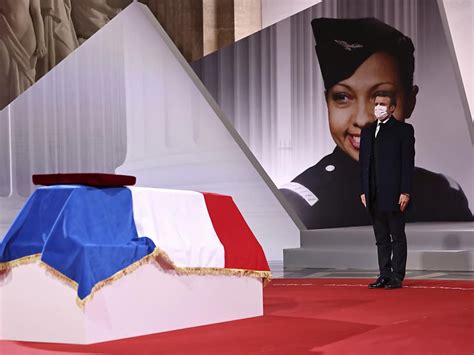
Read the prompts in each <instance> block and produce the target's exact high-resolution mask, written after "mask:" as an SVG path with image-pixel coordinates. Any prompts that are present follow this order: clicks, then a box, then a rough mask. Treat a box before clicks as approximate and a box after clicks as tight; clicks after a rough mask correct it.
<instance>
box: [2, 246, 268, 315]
mask: <svg viewBox="0 0 474 355" xmlns="http://www.w3.org/2000/svg"><path fill="white" fill-rule="evenodd" d="M40 256H41V254H35V255H31V256H27V257H24V258H21V259H17V260H14V261H9V262H8V263H3V264H8V265H9V266H7V267H5V268H8V267H13V266H18V265H22V264H26V263H27V262H33V261H37V260H39V259H40ZM149 262H157V263H158V264H159V265H160V266H161V267H162V269H163V271H164V272H167V271H168V272H169V271H175V272H176V274H178V275H228V276H238V277H255V278H261V279H263V285H264V286H266V285H267V284H268V283H269V282H270V280H271V276H272V275H271V272H270V271H258V270H244V269H225V268H214V267H213V268H209V267H177V266H176V265H175V264H174V263H173V261H172V260H171V259H170V257H169V256H168V254H167V253H166V252H165V251H164V250H161V249H160V248H158V247H157V248H155V250H154V251H153V252H152V253H150V254H148V255H146V256H144V257H143V258H141V259H140V260H138V261H136V262H134V263H133V264H131V265H129V266H127V267H126V268H124V269H122V270H120V271H118V272H116V273H115V274H113V275H112V276H110V277H109V278H107V279H105V280H102V281H100V282H98V283H96V284H95V285H94V287H93V288H92V290H91V292H90V294H89V295H87V296H86V297H85V298H84V299H80V298H79V297H77V298H76V303H77V305H78V306H79V307H80V308H82V309H83V308H84V306H85V305H86V303H87V302H89V301H91V300H92V299H93V297H94V294H95V293H96V292H97V291H99V290H100V289H101V288H102V287H104V286H107V285H110V284H111V283H112V282H114V281H116V280H118V279H120V278H122V277H124V276H125V275H128V274H130V273H132V272H134V271H135V270H137V269H138V268H139V267H140V266H142V265H144V264H147V263H149ZM3 264H0V270H1V269H2V266H3ZM40 266H41V267H42V268H44V269H45V270H46V271H47V272H48V273H50V274H51V275H52V276H54V277H56V278H57V279H59V280H60V281H62V282H63V283H65V284H67V285H68V286H71V287H72V288H73V289H74V290H75V291H76V292H77V289H78V284H77V282H76V281H74V280H72V279H70V278H69V277H67V276H66V275H64V274H62V273H61V272H59V271H58V270H56V269H54V268H53V267H51V266H49V265H48V264H46V263H45V262H43V261H41V262H40Z"/></svg>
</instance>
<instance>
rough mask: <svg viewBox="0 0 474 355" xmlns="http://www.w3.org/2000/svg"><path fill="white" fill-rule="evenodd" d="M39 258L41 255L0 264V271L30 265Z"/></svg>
mask: <svg viewBox="0 0 474 355" xmlns="http://www.w3.org/2000/svg"><path fill="white" fill-rule="evenodd" d="M40 257H41V254H33V255H28V256H24V257H22V258H19V259H15V260H12V261H7V262H5V263H0V270H8V269H12V268H14V267H17V266H20V265H26V264H31V263H34V262H36V261H38V260H39V259H40Z"/></svg>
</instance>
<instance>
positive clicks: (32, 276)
mask: <svg viewBox="0 0 474 355" xmlns="http://www.w3.org/2000/svg"><path fill="white" fill-rule="evenodd" d="M0 287H1V293H0V312H1V314H2V316H1V320H0V339H2V340H7V339H8V340H15V341H30V342H50V343H68V344H92V343H98V342H104V341H110V340H115V339H123V338H130V337H134V336H142V335H147V334H153V333H159V332H164V331H170V330H176V329H183V328H190V327H196V326H201V325H206V324H213V323H220V322H226V321H231V320H236V319H243V318H250V317H257V316H261V315H263V295H262V292H263V287H262V280H261V279H257V278H254V277H244V276H242V277H238V276H225V275H177V274H175V273H174V272H173V271H163V270H161V269H160V267H159V266H158V265H156V264H146V265H142V266H141V267H140V268H138V270H136V271H135V272H133V273H131V274H129V275H127V276H126V277H123V278H121V279H119V280H117V281H115V282H113V283H111V284H110V285H107V286H106V287H104V288H103V289H101V290H100V291H99V292H97V294H96V295H95V296H94V298H93V299H92V300H91V301H89V303H87V304H86V305H85V307H84V308H80V307H79V306H78V305H77V304H76V290H75V289H74V288H73V287H70V286H69V285H67V284H65V283H63V282H61V281H59V280H58V279H57V278H56V277H54V276H52V275H51V274H49V273H48V272H46V270H44V269H43V268H41V267H40V266H39V265H38V264H37V263H35V264H29V265H22V266H19V267H17V268H13V269H11V270H9V271H8V272H7V273H6V274H5V273H3V274H0Z"/></svg>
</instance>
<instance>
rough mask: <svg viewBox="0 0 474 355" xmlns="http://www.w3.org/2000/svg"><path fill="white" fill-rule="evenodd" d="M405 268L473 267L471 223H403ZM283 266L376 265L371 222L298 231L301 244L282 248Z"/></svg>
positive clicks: (459, 268)
mask: <svg viewBox="0 0 474 355" xmlns="http://www.w3.org/2000/svg"><path fill="white" fill-rule="evenodd" d="M406 233H407V239H408V261H407V269H410V270H445V271H474V223H473V222H449V223H448V222H431V223H411V224H407V226H406ZM283 255H284V266H285V267H287V268H335V269H364V270H374V269H377V268H378V266H377V253H376V246H375V239H374V235H373V230H372V226H362V227H347V228H333V229H317V230H309V231H302V232H301V247H300V248H293V249H285V250H284V251H283Z"/></svg>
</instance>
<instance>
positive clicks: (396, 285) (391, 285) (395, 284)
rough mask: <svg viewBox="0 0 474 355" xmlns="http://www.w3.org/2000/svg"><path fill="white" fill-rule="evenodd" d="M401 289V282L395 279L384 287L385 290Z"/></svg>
mask: <svg viewBox="0 0 474 355" xmlns="http://www.w3.org/2000/svg"><path fill="white" fill-rule="evenodd" d="M401 287H402V281H401V280H400V279H397V278H393V279H391V280H390V281H389V282H388V283H387V284H386V285H385V288H386V289H388V290H390V289H394V288H401Z"/></svg>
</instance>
